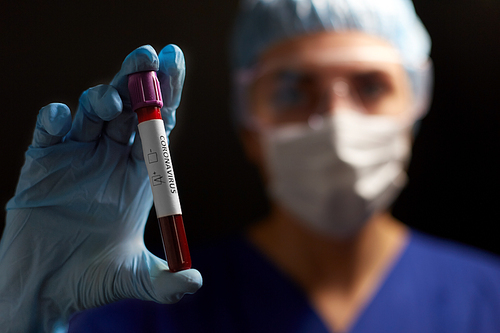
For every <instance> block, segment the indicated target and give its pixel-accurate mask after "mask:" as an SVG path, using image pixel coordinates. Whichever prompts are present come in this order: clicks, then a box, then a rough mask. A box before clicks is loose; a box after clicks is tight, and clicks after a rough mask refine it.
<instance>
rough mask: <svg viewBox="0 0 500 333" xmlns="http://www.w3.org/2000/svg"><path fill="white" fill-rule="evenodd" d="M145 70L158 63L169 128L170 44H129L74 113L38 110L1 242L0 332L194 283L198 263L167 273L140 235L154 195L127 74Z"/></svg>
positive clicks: (178, 68)
mask: <svg viewBox="0 0 500 333" xmlns="http://www.w3.org/2000/svg"><path fill="white" fill-rule="evenodd" d="M146 70H157V71H158V78H159V80H160V83H161V85H162V92H163V99H164V101H165V106H164V107H163V108H162V116H163V119H165V122H166V129H167V133H169V132H170V130H171V129H172V128H173V126H174V124H175V110H176V108H177V106H178V105H179V102H180V95H181V91H182V85H183V82H184V74H185V65H184V57H183V54H182V51H181V50H180V49H179V48H178V47H177V46H174V45H169V46H167V47H165V48H164V49H163V50H162V51H161V52H160V54H159V56H157V55H156V53H155V51H154V49H153V48H152V47H150V46H144V47H141V48H138V49H136V50H135V51H133V52H132V53H131V54H130V55H129V56H128V57H127V58H126V59H125V61H124V62H123V65H122V68H121V70H120V71H119V72H118V74H117V75H116V76H115V77H114V79H113V81H112V82H111V84H110V85H100V86H97V87H94V88H90V89H89V90H87V91H85V92H84V93H83V94H82V96H81V97H80V104H79V107H78V111H77V113H76V115H75V119H74V120H73V121H72V120H71V113H70V111H69V109H68V107H67V106H65V105H63V104H50V105H48V106H46V107H44V108H42V109H41V110H40V113H39V115H38V120H37V124H36V129H35V132H34V136H33V142H32V145H31V146H30V147H29V149H28V151H27V152H26V162H25V164H24V166H23V168H22V170H21V176H20V179H19V183H18V186H17V190H16V194H15V196H14V198H12V199H11V200H10V201H9V202H8V204H7V223H6V228H5V231H4V234H3V238H2V240H1V243H0V327H1V329H0V330H1V331H2V332H54V331H60V330H65V329H66V328H67V323H68V321H69V318H70V316H71V314H72V313H74V312H76V311H79V310H83V309H88V308H92V307H96V306H100V305H103V304H107V303H111V302H114V301H117V300H120V299H125V298H138V299H143V300H152V301H156V302H160V303H173V302H176V301H178V300H179V299H180V298H181V297H182V296H183V295H184V294H185V293H193V292H195V291H196V290H197V289H198V288H200V286H201V284H202V279H201V275H200V273H199V272H198V271H196V270H186V271H182V272H178V273H171V272H170V271H169V270H168V266H167V263H166V262H165V261H164V260H162V259H160V258H158V257H155V256H154V255H152V254H151V253H150V252H149V251H148V250H147V249H146V247H145V245H144V241H143V233H144V226H145V223H146V220H147V217H148V214H149V211H150V208H151V206H152V202H153V199H152V193H151V188H150V185H149V180H148V179H149V178H148V174H147V171H146V167H145V164H144V161H143V156H142V148H141V143H140V139H139V136H138V135H137V136H135V137H134V133H135V131H136V128H137V117H136V115H135V114H134V112H132V110H131V109H130V101H129V94H128V88H127V75H128V74H130V73H133V72H138V71H146ZM134 138H135V139H134Z"/></svg>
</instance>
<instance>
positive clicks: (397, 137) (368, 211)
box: [262, 110, 411, 238]
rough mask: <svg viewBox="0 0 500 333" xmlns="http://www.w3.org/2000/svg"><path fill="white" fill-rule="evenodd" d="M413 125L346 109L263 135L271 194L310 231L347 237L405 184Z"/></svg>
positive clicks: (382, 206) (268, 131)
mask: <svg viewBox="0 0 500 333" xmlns="http://www.w3.org/2000/svg"><path fill="white" fill-rule="evenodd" d="M410 125H411V124H409V122H408V121H406V122H404V121H402V120H401V119H397V118H395V117H390V116H378V115H366V114H361V113H358V112H354V111H349V110H346V111H335V113H334V115H333V116H328V117H326V118H322V120H321V121H320V123H316V124H315V125H314V126H309V125H307V124H298V125H285V126H281V127H278V128H272V129H267V130H264V131H263V132H262V140H263V141H264V142H263V147H265V149H266V151H265V153H266V163H267V166H266V167H267V171H268V173H269V179H270V182H269V184H268V191H269V194H270V195H271V197H272V198H274V199H275V200H276V201H277V202H278V203H280V204H281V205H282V206H283V207H285V208H286V209H287V210H288V211H289V212H291V213H292V214H293V215H295V216H296V217H297V218H298V220H299V221H302V222H303V223H305V224H306V225H307V226H308V227H310V228H312V229H314V230H316V231H318V232H321V233H328V234H330V235H331V236H334V237H336V238H348V237H350V236H352V235H354V234H355V233H356V232H357V231H359V230H360V229H361V228H362V227H363V225H364V224H365V223H366V222H367V220H368V219H369V218H370V217H371V216H372V215H373V214H374V213H375V212H377V211H382V210H384V209H387V208H388V206H389V205H390V204H391V203H392V202H393V201H394V200H395V198H396V197H397V195H398V194H399V192H400V191H401V189H402V188H403V186H404V185H405V183H406V172H405V168H406V164H407V162H408V160H409V156H410V147H411V143H410V135H409V128H410ZM312 127H314V128H312Z"/></svg>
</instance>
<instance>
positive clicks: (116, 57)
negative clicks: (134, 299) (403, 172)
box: [0, 0, 500, 254]
mask: <svg viewBox="0 0 500 333" xmlns="http://www.w3.org/2000/svg"><path fill="white" fill-rule="evenodd" d="M415 6H416V8H417V12H418V13H419V15H420V16H421V18H422V21H423V22H424V24H425V25H426V26H427V28H428V30H429V33H430V35H431V37H432V39H433V51H432V58H433V60H434V65H435V74H436V78H435V94H434V102H433V105H432V108H431V111H430V113H429V115H428V116H427V117H426V118H425V119H424V120H423V122H422V126H421V129H420V134H419V136H418V137H417V139H416V142H415V147H414V159H413V161H412V163H411V166H410V170H409V175H410V182H409V184H408V187H407V188H406V189H405V190H404V192H403V193H402V195H401V197H400V198H399V200H398V201H397V203H396V204H395V207H394V214H395V216H396V217H398V218H400V219H401V220H402V221H404V222H405V223H407V224H408V225H410V226H412V227H414V228H417V229H421V230H424V231H427V232H430V233H432V234H435V235H439V236H442V237H446V238H451V239H455V240H459V241H461V242H465V243H468V244H471V245H474V246H476V247H480V248H483V249H487V250H489V251H492V252H495V253H498V254H500V242H499V236H498V235H499V233H498V231H497V230H496V227H497V224H499V222H500V212H499V208H500V205H499V203H498V201H499V198H500V194H499V188H500V177H499V175H498V169H499V166H500V159H499V154H500V135H499V133H500V131H499V130H498V128H499V125H500V113H499V111H500V102H499V96H500V94H499V92H498V90H499V88H500V84H499V83H498V82H499V81H498V78H499V77H500V65H499V64H498V59H499V58H500V38H499V36H500V20H499V19H498V18H499V17H500V2H499V1H497V0H416V1H415ZM236 9H237V2H236V1H229V0H226V1H222V0H210V1H199V0H196V1H195V0H182V1H159V0H156V1H140V2H139V1H128V0H123V1H96V0H88V1H84V2H80V1H64V2H63V1H61V2H55V1H22V2H21V1H18V2H14V1H10V2H8V3H7V2H5V3H3V4H2V10H1V13H0V31H1V37H0V45H1V50H2V52H1V59H2V61H1V64H0V68H1V96H0V97H1V100H2V106H1V114H2V119H1V121H0V124H1V125H0V126H1V131H0V133H1V143H2V151H1V161H2V164H1V171H2V177H1V179H0V181H1V184H0V186H1V189H2V191H1V198H0V200H1V202H0V204H1V205H2V206H3V205H5V204H6V202H7V201H8V199H9V198H10V197H11V196H12V195H13V193H14V190H15V185H16V182H17V177H18V175H19V170H20V168H21V166H22V164H23V160H24V156H23V154H24V151H25V150H26V148H27V146H28V145H29V143H30V141H31V135H32V130H33V128H34V125H35V122H36V115H37V113H38V110H39V109H40V108H41V107H42V106H44V105H46V104H48V103H51V102H63V103H66V104H67V105H68V106H70V108H71V109H72V111H73V112H74V111H75V110H76V106H77V101H78V97H79V95H80V93H81V92H82V91H83V90H85V89H87V88H88V87H90V86H93V85H96V84H99V83H107V82H109V80H110V79H111V78H112V77H113V75H114V74H115V73H116V72H117V71H118V69H119V68H120V65H121V62H122V60H123V58H124V57H125V56H126V55H127V54H128V53H129V52H130V51H132V50H133V49H135V48H136V47H138V46H140V45H143V44H151V45H152V46H154V47H155V48H156V49H157V50H158V51H159V50H160V49H161V48H162V47H163V46H164V45H166V44H168V43H175V44H177V45H179V46H180V47H181V48H182V49H183V50H184V53H185V56H186V63H187V77H186V84H185V89H184V93H183V99H182V103H181V106H180V108H179V112H178V117H177V119H178V123H177V127H176V129H175V130H174V131H173V132H172V134H171V150H172V155H173V160H174V164H175V169H176V175H177V182H178V185H179V189H180V195H181V203H182V206H183V213H184V220H185V224H186V228H187V232H188V238H189V241H190V243H191V244H197V243H198V244H199V243H200V242H203V241H205V240H208V239H213V238H214V237H217V236H220V235H224V234H226V233H228V232H231V231H233V230H234V229H235V228H239V227H241V226H242V225H245V224H247V223H249V222H251V221H253V220H256V219H258V218H259V217H260V216H262V214H264V213H265V207H266V205H265V199H264V198H263V195H262V189H261V187H260V185H259V178H258V177H257V174H256V171H255V170H254V168H253V167H252V166H251V165H249V164H248V163H247V162H246V161H245V158H244V155H243V153H242V152H241V149H240V144H239V142H238V140H237V133H236V131H235V130H234V127H233V126H232V125H231V119H230V112H231V109H230V77H229V71H228V68H229V67H228V61H227V58H228V57H227V54H228V52H227V51H228V43H227V41H228V35H229V32H230V30H231V26H232V23H233V20H234V16H235V13H236ZM1 223H2V224H3V223H4V220H3V219H2V222H1ZM0 227H1V225H0ZM146 241H147V243H148V244H150V245H151V246H155V245H157V244H158V243H159V242H160V240H159V234H158V230H157V226H156V223H155V222H154V215H153V216H152V217H151V218H150V223H148V226H147V228H146Z"/></svg>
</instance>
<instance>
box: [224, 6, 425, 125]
mask: <svg viewBox="0 0 500 333" xmlns="http://www.w3.org/2000/svg"><path fill="white" fill-rule="evenodd" d="M349 30H356V31H361V32H365V33H367V34H370V35H375V36H378V37H381V38H383V39H385V40H386V41H388V42H389V43H391V44H392V45H393V46H394V47H395V48H396V49H397V50H399V52H400V55H401V58H402V61H403V66H404V68H405V69H406V72H407V73H408V76H409V78H410V82H411V86H412V90H413V93H414V97H415V99H414V114H415V118H416V119H418V118H421V117H422V116H423V115H424V114H425V113H426V112H427V109H428V107H429V105H430V99H431V98H430V97H431V91H432V81H433V75H432V74H433V73H432V63H431V61H430V58H429V54H430V50H431V39H430V37H429V34H428V33H427V30H426V29H425V27H424V25H423V24H422V22H421V21H420V19H419V18H418V16H417V14H416V13H415V8H414V6H413V3H412V1H411V0H242V2H241V8H240V12H239V15H238V17H237V19H236V23H235V27H234V31H233V36H232V37H233V38H232V43H231V65H232V69H233V74H234V79H235V94H234V97H235V100H234V102H235V106H236V116H237V118H239V119H240V120H241V119H244V118H245V114H246V113H247V111H246V110H245V109H246V108H247V107H246V105H245V104H247V103H246V102H247V101H246V99H245V98H244V97H243V96H244V95H245V94H244V90H245V89H246V87H245V83H243V81H245V79H243V80H242V79H241V78H242V77H243V78H244V77H245V75H244V74H245V72H246V71H248V70H250V69H251V68H252V67H253V66H254V65H255V64H256V63H257V61H258V59H259V57H260V55H261V54H262V53H263V52H264V51H265V50H267V49H268V48H269V47H271V46H272V45H273V44H276V43H278V42H280V41H283V40H287V39H291V38H293V37H296V36H301V35H305V34H310V33H315V32H321V31H349ZM241 74H243V75H241Z"/></svg>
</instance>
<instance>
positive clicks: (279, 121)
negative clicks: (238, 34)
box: [250, 32, 412, 126]
mask: <svg viewBox="0 0 500 333" xmlns="http://www.w3.org/2000/svg"><path fill="white" fill-rule="evenodd" d="M250 89H251V91H250V96H251V101H252V102H251V110H252V114H253V116H254V118H255V120H256V121H257V122H258V123H259V124H261V125H265V126H275V125H284V124H289V123H301V122H303V123H305V122H308V121H311V119H313V118H315V117H316V116H318V115H319V116H324V115H327V114H331V113H334V112H335V110H338V109H341V108H342V109H346V108H347V109H349V110H353V111H358V112H361V113H365V114H373V115H393V116H401V115H403V116H404V115H405V113H409V112H410V108H411V104H412V96H411V89H410V85H409V80H408V77H407V74H406V72H405V70H404V68H403V66H402V65H401V62H400V58H399V55H398V53H397V50H396V49H395V48H394V47H393V46H391V45H390V44H389V43H388V42H385V41H384V40H382V39H380V38H378V37H374V36H371V35H368V34H365V33H361V32H344V33H338V32H337V33H336V32H322V33H318V34H313V35H305V36H302V37H299V38H295V39H292V40H288V41H284V42H282V43H280V44H278V45H276V46H274V47H272V48H271V49H269V50H268V51H267V52H265V53H264V54H263V56H262V57H261V59H260V61H259V67H258V70H257V74H256V78H255V80H254V83H253V85H252V86H251V88H250Z"/></svg>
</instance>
